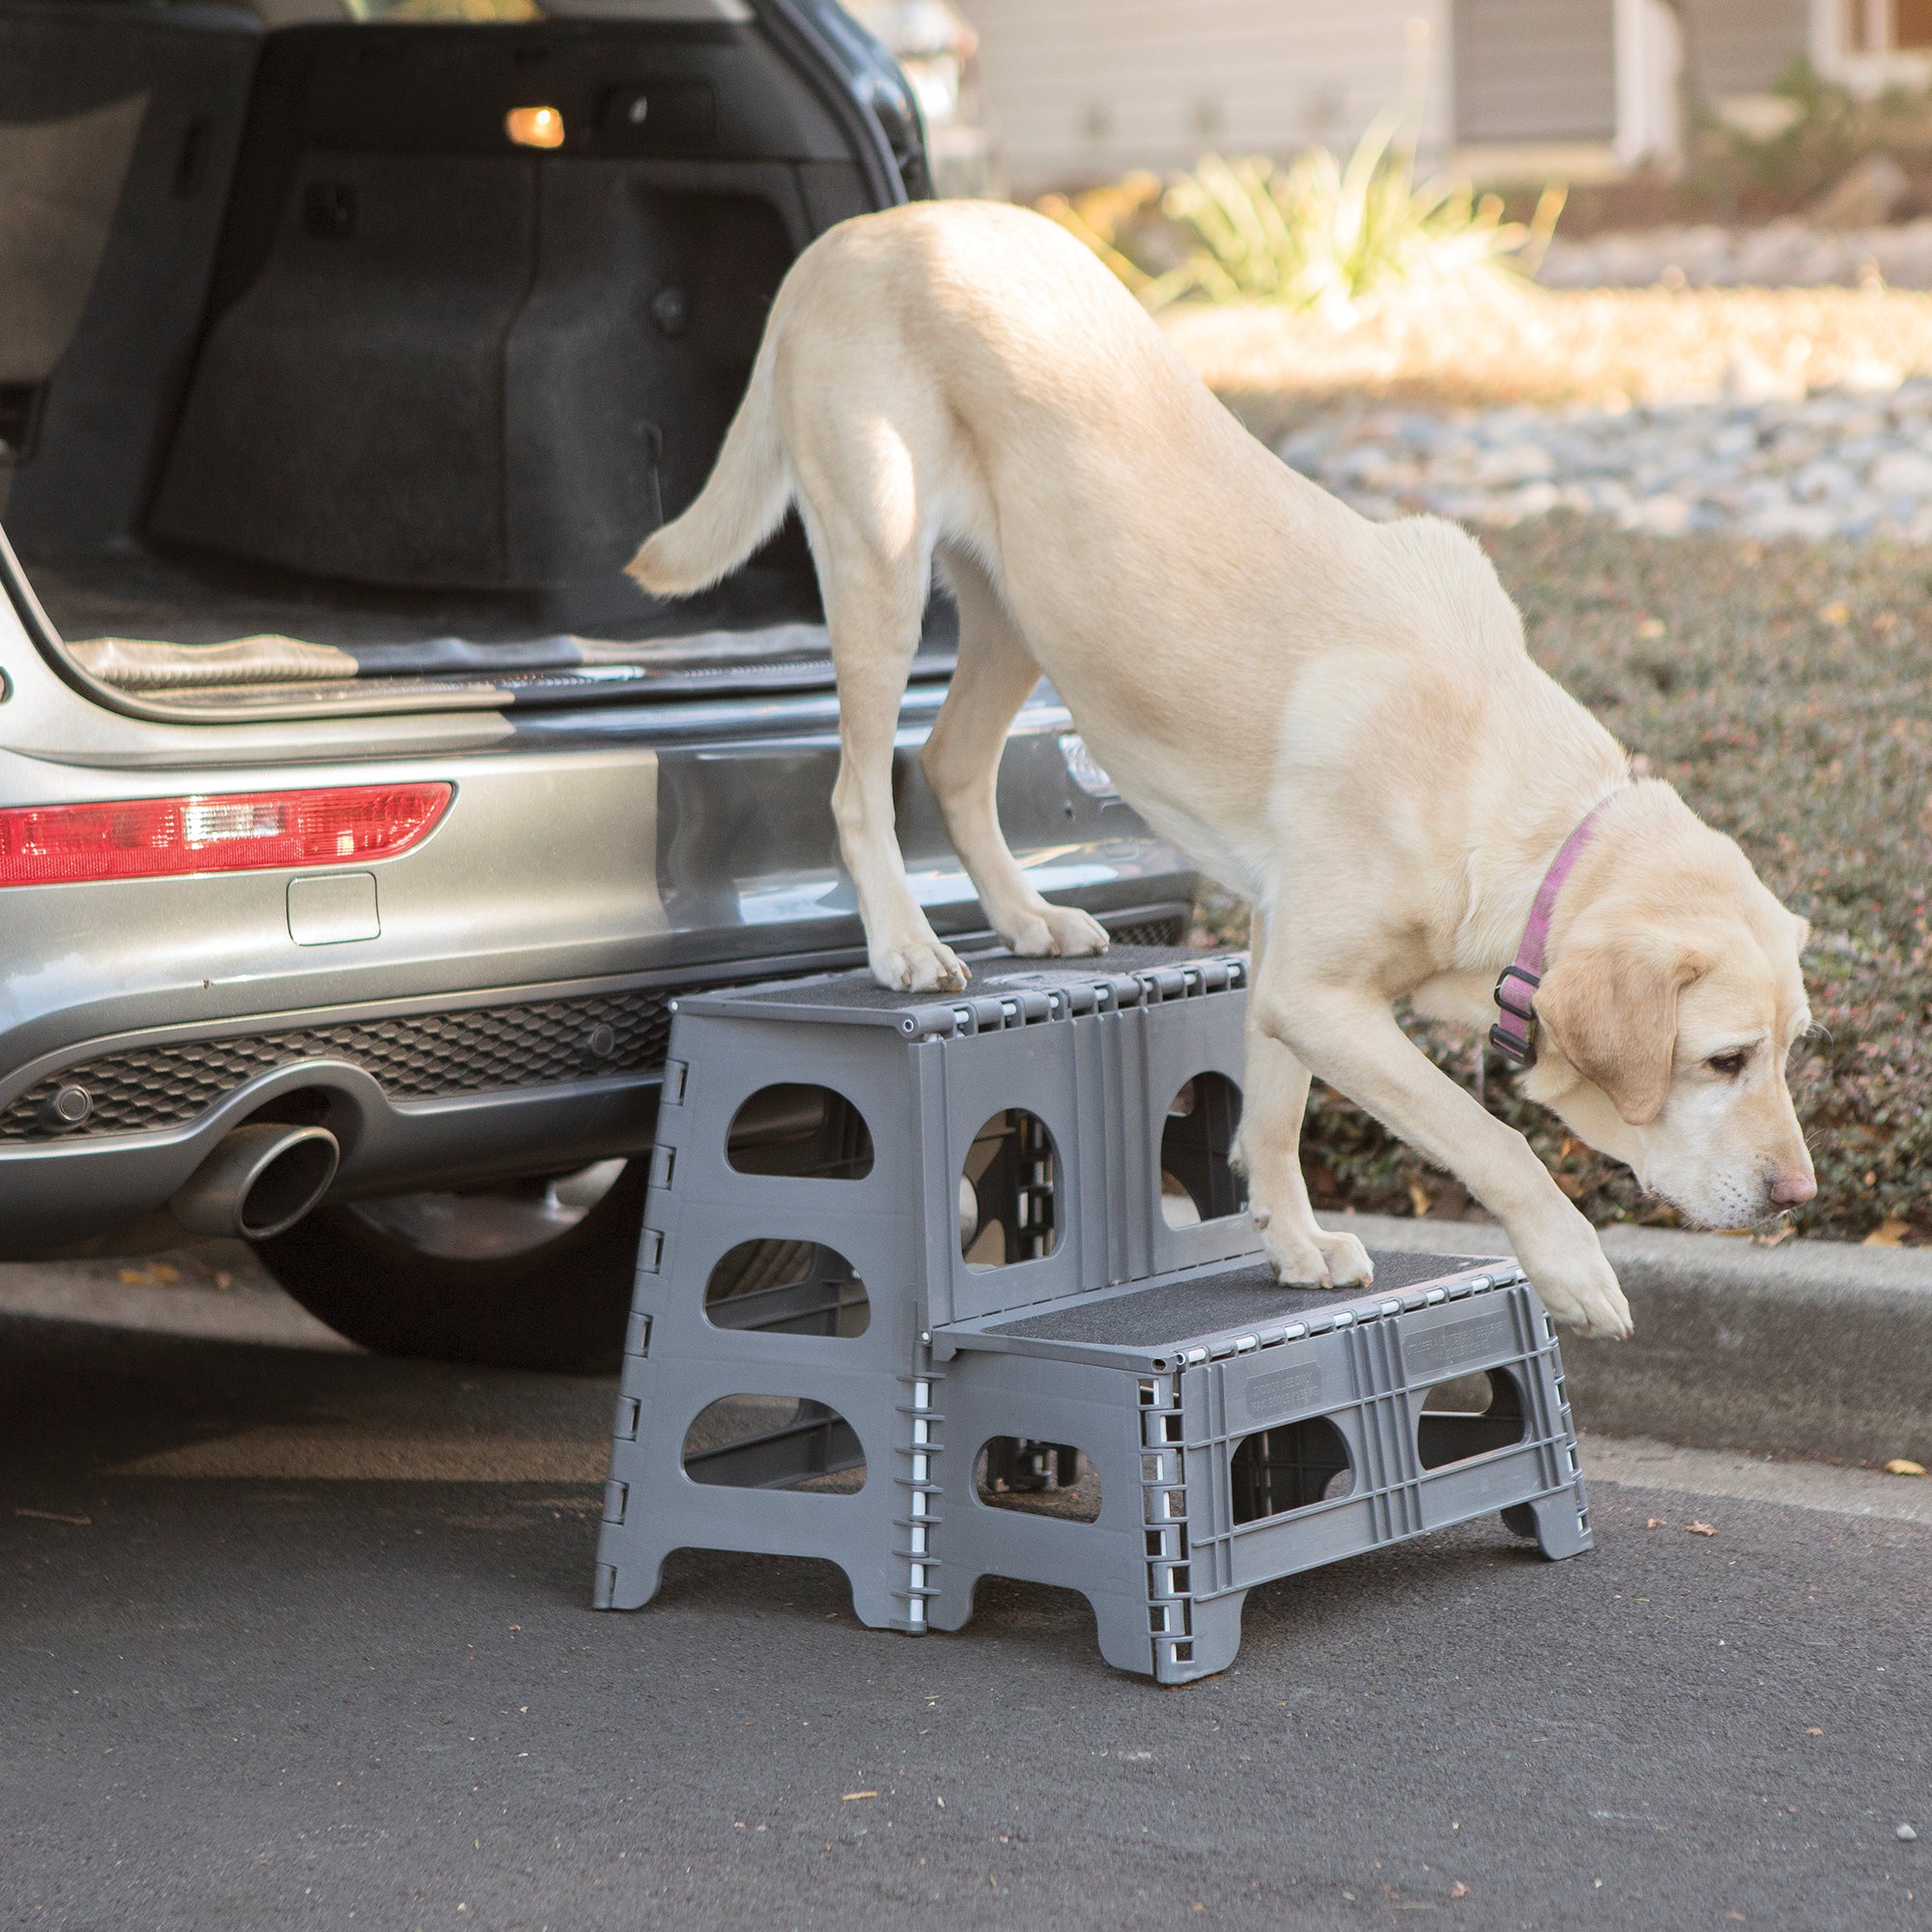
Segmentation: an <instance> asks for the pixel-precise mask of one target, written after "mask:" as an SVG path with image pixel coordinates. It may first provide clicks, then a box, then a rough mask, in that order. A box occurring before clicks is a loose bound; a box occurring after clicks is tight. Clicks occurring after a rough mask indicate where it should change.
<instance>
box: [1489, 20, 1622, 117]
mask: <svg viewBox="0 0 1932 1932" xmlns="http://www.w3.org/2000/svg"><path fill="white" fill-rule="evenodd" d="M1611 5H1612V0H1454V14H1453V19H1454V25H1453V28H1452V32H1453V34H1454V36H1455V43H1456V138H1457V140H1459V141H1607V140H1608V139H1609V138H1610V136H1611V135H1612V134H1613V133H1615V131H1616V123H1617V83H1616V39H1615V31H1614V26H1613V22H1612V13H1611Z"/></svg>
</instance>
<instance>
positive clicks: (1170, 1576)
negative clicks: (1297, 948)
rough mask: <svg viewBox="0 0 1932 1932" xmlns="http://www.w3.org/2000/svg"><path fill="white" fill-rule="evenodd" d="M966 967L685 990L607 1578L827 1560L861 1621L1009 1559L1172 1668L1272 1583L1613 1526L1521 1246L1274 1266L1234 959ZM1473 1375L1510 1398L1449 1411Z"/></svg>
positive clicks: (643, 1259)
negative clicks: (1598, 1496)
mask: <svg viewBox="0 0 1932 1932" xmlns="http://www.w3.org/2000/svg"><path fill="white" fill-rule="evenodd" d="M974 963H975V972H976V976H977V977H976V978H975V980H974V982H973V985H972V986H971V988H969V990H968V991H967V992H966V993H964V994H960V995H954V996H932V995H923V996H922V995H905V994H894V993H888V992H885V991H883V990H882V989H880V988H879V987H877V986H876V985H874V984H873V983H872V982H871V980H869V979H868V978H867V977H866V976H864V975H861V974H849V975H838V976H830V977H825V978H820V979H816V980H796V981H791V982H787V983H779V984H773V985H768V986H760V987H749V988H744V989H740V990H737V991H733V992H728V993H709V994H700V995H696V996H694V997H692V998H690V999H686V1000H683V1001H680V1002H679V1003H678V1005H677V1008H676V1010H675V1018H674V1021H673V1027H672V1034H671V1041H670V1053H669V1058H668V1062H667V1065H666V1069H665V1087H664V1096H663V1101H662V1105H661V1109H660V1113H659V1120H658V1144H657V1147H656V1150H655V1151H654V1153H653V1156H652V1160H653V1166H652V1178H651V1190H650V1195H649V1200H648V1204H647V1207H646V1210H645V1221H644V1233H643V1239H642V1245H641V1249H640V1253H639V1270H638V1290H637V1297H636V1301H635V1305H634V1308H633V1312H632V1316H631V1324H630V1333H629V1337H628V1342H627V1348H626V1354H625V1361H624V1374H623V1380H622V1385H621V1390H620V1394H619V1399H618V1407H617V1422H616V1428H615V1433H614V1442H613V1446H612V1454H611V1481H610V1484H609V1488H608V1492H607V1499H606V1507H605V1523H604V1530H603V1535H602V1538H601V1540H600V1545H599V1549H598V1570H597V1585H596V1593H595V1601H596V1603H597V1605H598V1606H599V1607H600V1608H621V1609H629V1608H636V1607H638V1606H639V1605H642V1604H644V1603H646V1602H647V1601H648V1600H649V1599H650V1598H651V1597H652V1596H653V1595H654V1594H655V1592H656V1590H657V1587H658V1580H659V1575H660V1572H661V1569H662V1565H663V1562H664V1558H665V1557H666V1556H667V1555H668V1553H669V1552H670V1551H671V1550H673V1549H678V1548H713V1549H738V1550H752V1551H759V1552H764V1553H769V1554H786V1555H800V1556H818V1557H827V1558H830V1559H832V1560H834V1561H836V1562H838V1564H839V1565H840V1566H841V1567H842V1568H843V1569H844V1571H845V1573H846V1575H847V1577H849V1579H850V1581H851V1585H852V1594H853V1602H854V1607H855V1609H856V1611H857V1613H858V1615H859V1617H860V1618H861V1619H862V1621H864V1622H866V1623H867V1624H871V1625H874V1626H878V1627H888V1626H889V1627H892V1628H895V1629H899V1630H905V1631H914V1632H917V1631H923V1630H925V1629H928V1628H934V1627H936V1628H941V1629H948V1630H952V1629H957V1628H959V1627H960V1626H962V1625H963V1624H964V1623H965V1622H966V1621H967V1619H968V1618H969V1617H970V1615H971V1614H972V1600H973V1588H974V1585H975V1583H976V1582H977V1581H978V1579H979V1578H980V1577H981V1576H986V1575H997V1576H1007V1577H1020V1578H1024V1579H1029V1580H1034V1581H1040V1582H1048V1583H1055V1584H1062V1585H1065V1586H1069V1587H1071V1588H1074V1589H1078V1590H1080V1591H1082V1592H1084V1593H1085V1594H1086V1595H1087V1596H1088V1598H1089V1599H1090V1600H1091V1601H1092V1602H1093V1604H1094V1609H1095V1612H1096V1615H1097V1618H1098V1621H1099V1629H1100V1641H1101V1648H1102V1651H1103V1653H1104V1654H1105V1655H1106V1657H1107V1658H1108V1659H1109V1661H1110V1662H1114V1663H1116V1664H1118V1665H1120V1666H1121V1667H1122V1668H1125V1669H1130V1670H1138V1671H1142V1672H1146V1673H1149V1674H1151V1675H1153V1676H1154V1677H1156V1678H1158V1679H1159V1680H1160V1681H1162V1682H1164V1683H1180V1682H1184V1681H1186V1680H1188V1679H1190V1678H1193V1677H1198V1676H1203V1675H1206V1674H1208V1673H1209V1672H1211V1671H1215V1670H1219V1669H1223V1668H1225V1667H1226V1665H1227V1664H1228V1662H1230V1661H1231V1660H1232V1658H1233V1657H1234V1654H1235V1651H1236V1647H1237V1645H1238V1642H1239V1613H1240V1605H1241V1601H1242V1598H1243V1595H1244V1594H1245V1592H1246V1590H1247V1589H1248V1588H1250V1587H1251V1586H1252V1585H1253V1584H1255V1583H1257V1582H1260V1581H1263V1580H1264V1579H1266V1578H1270V1577H1282V1576H1287V1575H1289V1574H1291V1573H1293V1572H1294V1571H1297V1570H1302V1569H1306V1568H1309V1567H1311V1566H1312V1565H1315V1564H1319V1563H1325V1562H1330V1561H1332V1560H1334V1559H1335V1558H1337V1557H1340V1556H1346V1555H1351V1554H1354V1553H1356V1552H1358V1551H1361V1550H1365V1549H1370V1548H1378V1547H1379V1546H1381V1545H1383V1544H1386V1543H1390V1542H1394V1541H1398V1540H1400V1539H1402V1538H1404V1537H1408V1536H1414V1535H1418V1534H1420V1533H1421V1532H1423V1531H1424V1530H1428V1529H1433V1528H1437V1527H1440V1526H1442V1525H1444V1524H1446V1523H1450V1522H1455V1521H1460V1520H1464V1519H1466V1518H1468V1517H1472V1516H1476V1515H1481V1514H1483V1513H1485V1512H1488V1511H1492V1510H1500V1511H1503V1512H1505V1520H1506V1521H1508V1522H1510V1524H1511V1526H1512V1527H1513V1528H1515V1529H1517V1530H1518V1531H1519V1532H1520V1533H1522V1534H1534V1535H1535V1536H1536V1537H1537V1539H1538V1541H1539V1543H1540V1544H1541V1547H1542V1548H1543V1550H1544V1552H1545V1553H1546V1554H1547V1555H1550V1556H1564V1555H1569V1554H1572V1553H1574V1552H1575V1551H1577V1550H1578V1549H1581V1548H1586V1547H1587V1546H1588V1542H1589V1532H1588V1527H1587V1520H1586V1517H1585V1514H1584V1503H1583V1493H1582V1487H1581V1481H1580V1478H1579V1476H1578V1474H1577V1457H1576V1442H1575V1435H1574V1432H1573V1430H1572V1427H1571V1422H1570V1415H1569V1410H1568V1407H1567V1406H1566V1404H1565V1402H1564V1399H1563V1389H1562V1378H1561V1367H1560V1363H1559V1360H1558V1356H1557V1350H1556V1343H1555V1338H1554V1334H1553V1331H1552V1330H1551V1328H1550V1326H1549V1323H1548V1318H1547V1317H1546V1316H1545V1315H1544V1313H1543V1310H1542V1308H1541V1305H1540V1304H1539V1303H1538V1302H1537V1301H1536V1299H1535V1296H1534V1294H1533V1293H1532V1292H1531V1291H1530V1289H1529V1288H1528V1286H1527V1285H1526V1284H1525V1283H1524V1281H1523V1279H1522V1276H1521V1273H1520V1270H1519V1269H1518V1268H1516V1267H1515V1265H1514V1264H1500V1263H1495V1262H1480V1263H1478V1262H1467V1261H1459V1260H1455V1259H1453V1258H1447V1259H1445V1258H1442V1257H1422V1256H1407V1255H1402V1256H1396V1255H1386V1256H1381V1257H1378V1276H1377V1283H1376V1286H1375V1288H1374V1289H1373V1290H1372V1291H1370V1292H1369V1293H1360V1292H1350V1293H1341V1294H1338V1293H1333V1292H1323V1293H1308V1292H1305V1291H1294V1290H1287V1289H1283V1288H1281V1287H1280V1286H1279V1285H1278V1284H1276V1283H1274V1282H1273V1281H1272V1280H1271V1278H1270V1277H1269V1275H1268V1272H1267V1270H1266V1268H1265V1266H1264V1265H1262V1264H1259V1263H1258V1262H1257V1260H1256V1259H1255V1252H1256V1245H1257V1244H1256V1236H1255V1231H1254V1228H1253V1226H1252V1223H1251V1222H1250V1220H1249V1218H1248V1216H1247V1214H1246V1212H1245V1202H1244V1199H1243V1196H1242V1192H1241V1188H1240V1184H1239V1182H1238V1180H1237V1179H1236V1178H1235V1176H1234V1175H1233V1173H1232V1171H1231V1170H1230V1169H1229V1168H1228V1165H1227V1160H1226V1155H1227V1151H1228V1146H1229V1141H1230V1137H1231V1135H1232V1132H1233V1128H1234V1125H1235V1122H1236V1118H1237V1115H1238V1106H1239V1098H1238V1082H1239V1079H1240V1076H1241V1065H1242V1057H1243V1038H1242V1029H1243V1021H1244V1018H1245V1008H1246V994H1245V971H1246V969H1245V962H1244V961H1243V960H1242V959H1241V958H1240V957H1239V956H1238V955H1235V956H1226V957H1207V958H1204V957H1202V956H1200V955H1198V954H1190V953H1184V952H1169V951H1155V950H1151V949H1150V950H1145V951H1143V950H1138V949H1136V950H1128V949H1119V948H1117V949H1116V950H1115V951H1113V952H1110V953H1108V954H1107V955H1106V956H1105V957H1104V958H1102V959H1099V960H1094V961H1091V962H1086V963H1082V964H1078V965H1075V964H1071V963H1068V964H1050V965H1045V966H1041V965H1038V964H1032V963H1028V962H1024V961H1018V960H1010V959H1008V958H1005V957H1004V956H995V957H991V958H982V959H980V960H977V961H976V962H974ZM1478 1372H1486V1373H1487V1374H1488V1376H1489V1386H1488V1391H1487V1393H1488V1396H1489V1401H1488V1404H1487V1406H1486V1407H1485V1408H1484V1409H1482V1410H1481V1411H1472V1410H1468V1409H1466V1408H1465V1409H1463V1411H1461V1412H1456V1413H1437V1412H1435V1411H1431V1412H1428V1413H1424V1411H1423V1407H1422V1405H1423V1401H1424V1398H1425V1396H1426V1394H1427V1393H1428V1391H1429V1390H1430V1389H1431V1388H1433V1387H1435V1386H1437V1385H1439V1384H1442V1383H1444V1382H1447V1381H1450V1380H1452V1379H1454V1378H1459V1377H1463V1376H1466V1375H1470V1374H1474V1373H1478ZM1076 1451H1077V1452H1079V1453H1078V1455H1077V1456H1076V1454H1075V1452H1076ZM1096 1482H1097V1487H1098V1492H1099V1501H1098V1509H1097V1515H1096V1516H1095V1517H1094V1520H1080V1519H1081V1517H1082V1516H1083V1515H1088V1516H1094V1510H1093V1508H1092V1500H1093V1498H1092V1492H1093V1491H1094V1487H1095V1485H1096Z"/></svg>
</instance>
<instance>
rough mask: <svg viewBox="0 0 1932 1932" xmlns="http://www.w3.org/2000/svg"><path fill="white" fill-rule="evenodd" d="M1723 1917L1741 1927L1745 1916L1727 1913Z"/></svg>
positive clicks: (1739, 1913) (1738, 1913) (1740, 1913)
mask: <svg viewBox="0 0 1932 1932" xmlns="http://www.w3.org/2000/svg"><path fill="white" fill-rule="evenodd" d="M1724 1917H1725V1918H1728V1919H1730V1920H1731V1922H1732V1923H1733V1924H1736V1925H1742V1924H1743V1923H1744V1922H1745V1916H1744V1914H1743V1913H1742V1912H1727V1913H1725V1914H1724Z"/></svg>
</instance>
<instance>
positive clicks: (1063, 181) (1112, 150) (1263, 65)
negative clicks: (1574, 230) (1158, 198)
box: [962, 0, 1451, 196]
mask: <svg viewBox="0 0 1932 1932" xmlns="http://www.w3.org/2000/svg"><path fill="white" fill-rule="evenodd" d="M962 5H963V11H964V12H965V13H966V14H967V16H968V18H970V19H971V20H972V22H973V24H974V26H975V27H976V28H977V29H978V30H979V33H980V59H981V63H982V66H983V71H984V73H985V78H986V86H987V91H988V92H989V94H990V95H991V97H992V100H993V104H994V106H995V108H996V109H997V110H998V112H999V115H1000V118H1001V121H1002V123H1003V125H1004V127H1005V129H1006V138H1007V157H1008V167H1009V172H1010V174H1011V177H1012V184H1013V191H1014V192H1015V194H1018V195H1022V196H1025V195H1031V194H1037V193H1039V192H1041V191H1042V190H1044V189H1046V188H1051V187H1069V186H1080V185H1089V184H1092V183H1094V182H1097V181H1104V180H1110V179H1112V178H1114V177H1116V176H1118V175H1120V174H1122V173H1123V172H1124V171H1126V170H1127V169H1129V168H1157V169H1163V170H1166V169H1173V168H1179V167H1187V166H1191V165H1192V164H1193V162H1194V161H1195V159H1196V158H1197V157H1198V156H1200V154H1201V153H1202V151H1203V150H1204V149H1208V148H1212V149H1217V150H1219V151H1220V152H1222V153H1225V154H1271V155H1278V156H1287V155H1290V154H1292V153H1293V151H1294V150H1295V149H1297V148H1299V147H1303V146H1305V145H1307V144H1308V143H1309V142H1311V141H1321V142H1323V143H1325V144H1326V145H1327V146H1329V147H1331V148H1341V149H1345V150H1346V149H1347V148H1348V147H1350V145H1352V143H1353V142H1354V140H1355V139H1356V137H1357V136H1358V135H1359V134H1360V133H1361V132H1362V130H1363V129H1364V128H1366V127H1367V126H1368V124H1369V123H1370V121H1371V120H1373V119H1374V117H1375V116H1376V114H1377V113H1378V111H1379V110H1380V109H1382V108H1385V107H1396V106H1398V105H1400V104H1401V102H1402V99H1403V92H1404V84H1405V74H1406V64H1407V58H1408V48H1409V46H1410V29H1409V22H1410V21H1411V20H1421V21H1423V22H1424V23H1425V24H1426V27H1427V30H1428V34H1427V43H1426V46H1425V48H1424V50H1423V62H1424V66H1423V86H1422V89H1421V94H1422V99H1421V110H1422V111H1421V117H1420V130H1419V131H1420V139H1421V141H1422V144H1423V145H1424V146H1425V147H1443V146H1446V145H1447V143H1448V141H1449V139H1450V137H1451V126H1450V119H1451V117H1450V84H1449V68H1450V62H1449V43H1448V13H1449V0H1350V4H1349V5H1347V6H1341V5H1337V4H1336V0H962Z"/></svg>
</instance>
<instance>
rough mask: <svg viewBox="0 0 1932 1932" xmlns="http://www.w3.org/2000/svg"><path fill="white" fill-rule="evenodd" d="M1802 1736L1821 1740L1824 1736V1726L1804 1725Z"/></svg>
mask: <svg viewBox="0 0 1932 1932" xmlns="http://www.w3.org/2000/svg"><path fill="white" fill-rule="evenodd" d="M1804 1735H1805V1736H1806V1737H1807V1738H1822V1737H1823V1736H1824V1735H1825V1730H1824V1726H1823V1725H1822V1724H1806V1725H1805V1726H1804Z"/></svg>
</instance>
